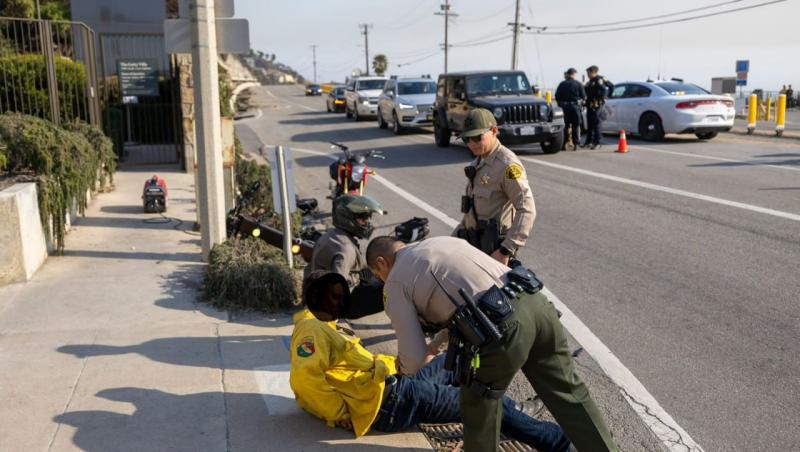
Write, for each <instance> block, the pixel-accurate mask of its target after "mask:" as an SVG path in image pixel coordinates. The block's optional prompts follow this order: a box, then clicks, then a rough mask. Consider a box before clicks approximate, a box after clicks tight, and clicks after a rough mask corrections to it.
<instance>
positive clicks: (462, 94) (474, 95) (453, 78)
mask: <svg viewBox="0 0 800 452" xmlns="http://www.w3.org/2000/svg"><path fill="white" fill-rule="evenodd" d="M474 108H485V109H487V110H489V111H491V112H492V113H493V114H494V117H495V118H497V128H498V129H499V134H498V136H499V137H500V141H501V142H502V143H503V144H507V145H514V144H528V143H540V144H541V146H542V149H543V150H544V152H545V153H546V154H554V153H556V152H558V151H560V150H561V147H562V146H563V144H564V119H563V116H562V115H561V112H560V110H559V111H558V112H557V113H556V112H555V111H554V110H553V107H552V106H550V105H548V104H547V102H545V100H544V99H541V98H539V97H536V96H534V94H533V88H532V87H531V84H530V83H528V77H526V76H525V73H524V72H522V71H476V72H453V73H449V74H442V75H440V76H439V82H438V86H437V90H436V103H435V104H434V107H433V116H434V117H433V130H434V134H435V137H436V144H437V145H439V146H440V147H447V146H449V145H450V136H451V135H452V134H453V133H455V134H456V135H458V134H459V133H461V131H462V130H463V128H464V119H466V117H467V113H468V112H469V111H470V110H472V109H474Z"/></svg>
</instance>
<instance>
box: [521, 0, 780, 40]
mask: <svg viewBox="0 0 800 452" xmlns="http://www.w3.org/2000/svg"><path fill="white" fill-rule="evenodd" d="M786 1H788V0H773V1H770V2H764V3H758V4H756V5H750V6H743V7H741V8H734V9H729V10H725V11H717V12H714V13H708V14H701V15H697V16H690V17H683V18H680V19H673V20H665V21H661V22H653V23H649V24H642V25H631V26H628V27H615V28H603V29H600V30H582V31H549V32H548V31H545V30H547V29H548V28H549V27H527V28H528V29H529V30H536V31H528V32H525V34H538V35H583V34H591V33H608V32H613V31H623V30H636V29H640V28H649V27H655V26H658V25H666V24H674V23H680V22H690V21H693V20H698V19H704V18H707V17H714V16H721V15H723V14H731V13H735V12H739V11H745V10H748V9H754V8H760V7H762V6H769V5H774V4H776V3H784V2H786Z"/></svg>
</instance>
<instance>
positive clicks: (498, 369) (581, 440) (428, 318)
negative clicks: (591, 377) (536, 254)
mask: <svg viewBox="0 0 800 452" xmlns="http://www.w3.org/2000/svg"><path fill="white" fill-rule="evenodd" d="M366 258H367V264H368V265H369V267H370V268H371V269H372V271H373V273H375V275H377V276H378V278H380V279H381V280H382V281H384V282H385V286H384V287H385V293H386V301H385V305H386V314H387V315H388V316H389V318H390V319H391V321H392V326H393V327H394V329H395V333H396V335H397V349H398V360H397V364H398V369H399V370H400V372H401V373H403V374H406V375H413V374H415V373H416V372H417V370H418V369H419V368H420V367H422V366H423V365H424V364H425V363H426V362H427V361H428V360H430V359H432V355H433V354H434V353H433V352H432V351H431V350H432V349H433V347H431V346H430V345H429V344H428V345H426V343H425V336H424V335H423V329H422V326H423V325H422V324H424V326H425V327H426V328H427V329H432V330H437V329H438V330H442V329H444V328H447V327H449V326H450V325H451V320H453V319H454V317H458V316H459V315H460V313H462V312H463V309H464V308H463V306H464V301H462V300H461V299H460V298H459V289H463V290H464V291H465V292H466V295H467V296H470V297H472V298H473V299H474V300H476V304H477V308H476V309H480V310H481V311H482V312H485V315H486V316H487V317H488V318H489V319H490V321H491V322H492V324H493V325H495V327H496V328H497V329H498V330H499V331H500V333H499V336H500V337H499V338H497V339H494V340H493V341H491V342H488V343H487V344H486V345H485V346H481V347H477V350H475V348H464V347H460V346H458V345H455V344H454V339H455V340H456V342H458V341H459V340H461V338H464V337H468V335H466V334H462V333H461V331H463V330H462V329H461V327H460V326H453V327H451V329H450V331H451V332H452V333H451V336H450V340H449V344H448V352H451V349H452V350H459V353H461V351H465V350H468V353H470V354H469V355H466V357H464V356H465V355H462V354H459V356H460V357H461V360H460V361H459V362H460V363H462V365H463V364H465V363H466V365H467V367H459V369H457V370H456V374H457V375H459V376H463V375H468V380H467V381H465V380H464V379H463V378H462V379H461V380H460V381H459V383H460V386H461V389H460V390H461V416H462V419H463V422H464V446H465V447H464V449H465V450H466V451H467V452H483V451H486V452H490V451H491V452H494V451H495V450H496V448H497V444H498V440H499V436H500V421H501V420H502V419H501V416H502V411H501V408H502V407H501V405H500V398H501V397H502V395H503V393H504V392H505V391H506V389H507V388H508V386H509V385H510V384H511V380H512V379H513V378H514V375H515V374H516V373H517V371H519V370H520V369H521V370H522V372H523V373H524V374H525V376H526V377H527V378H528V381H530V383H531V384H532V385H533V387H534V389H535V390H536V393H537V394H538V395H539V397H541V399H542V401H543V402H544V403H545V405H546V406H547V408H548V409H549V410H550V412H551V413H552V414H553V416H554V417H555V419H556V421H557V422H558V423H559V424H560V425H561V427H562V428H563V429H564V431H565V433H566V434H567V436H568V437H569V439H570V441H572V443H573V444H574V445H575V447H577V449H578V450H580V451H581V452H587V451H611V450H613V451H615V450H617V446H616V445H615V444H614V442H613V440H612V438H611V433H610V432H609V430H608V427H607V426H606V423H605V420H604V419H603V416H602V414H601V413H600V410H599V409H598V407H597V405H596V404H595V402H594V400H593V399H592V397H591V395H590V394H589V390H588V389H587V388H586V385H585V384H584V383H583V382H582V381H581V379H580V377H579V376H578V375H577V373H576V372H575V365H574V363H573V361H572V357H571V355H570V350H569V346H568V344H567V337H566V334H565V332H564V330H563V328H562V326H561V322H560V321H559V319H558V314H557V312H556V309H555V308H554V306H553V304H552V303H551V302H550V301H549V300H548V299H547V298H546V297H545V296H544V295H543V294H542V292H541V291H540V290H541V288H542V284H541V283H540V282H539V280H538V279H537V278H536V277H535V275H533V274H532V273H531V272H529V271H528V270H526V269H524V268H523V267H521V266H520V267H516V268H515V269H514V270H511V269H509V268H508V267H507V266H505V265H502V264H500V263H498V262H497V261H495V260H493V259H491V258H489V257H488V256H486V255H485V254H484V253H481V252H480V251H478V250H477V249H475V248H474V247H472V246H470V245H469V244H467V243H465V242H464V241H463V240H459V239H457V238H454V237H434V238H430V239H427V240H425V241H422V242H419V243H415V244H413V245H407V246H406V245H404V244H403V243H402V242H398V241H397V240H395V239H394V238H392V237H378V238H375V239H374V240H372V241H371V242H370V244H369V246H368V247H367V253H366ZM498 294H499V295H498ZM456 300H458V301H456ZM456 304H459V306H462V308H458V309H457V308H456V306H455V305H456ZM460 318H461V319H463V318H464V317H463V316H462V317H460ZM466 323H469V322H466ZM454 324H455V325H461V324H460V323H459V322H458V321H455V322H454ZM463 342H464V341H462V342H461V343H463ZM475 351H477V354H476V353H475ZM449 358H450V357H449V356H448V357H447V358H446V361H448V359H449ZM457 367H458V366H457ZM464 369H466V370H467V373H466V374H465V373H464V372H463V370H464Z"/></svg>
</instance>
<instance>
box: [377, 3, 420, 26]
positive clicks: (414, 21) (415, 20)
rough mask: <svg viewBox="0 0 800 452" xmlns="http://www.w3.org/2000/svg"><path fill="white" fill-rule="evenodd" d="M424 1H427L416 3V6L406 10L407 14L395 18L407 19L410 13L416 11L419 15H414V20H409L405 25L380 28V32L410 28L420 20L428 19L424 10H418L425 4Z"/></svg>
mask: <svg viewBox="0 0 800 452" xmlns="http://www.w3.org/2000/svg"><path fill="white" fill-rule="evenodd" d="M426 1H427V0H421V1H420V2H419V3H417V4H416V5H414V7H413V8H411V9H410V10H408V12H407V13H405V14H403V15H400V16H396V17H408V16H410V15H411V14H412V13H414V12H415V11H417V12H418V13H419V14H417V15H415V16H414V18H413V19H412V20H410V21H408V22H405V23H403V24H401V25H392V26H388V27H385V26H381V30H386V31H394V30H402V29H403V28H408V27H410V26H412V25H414V24H416V23H418V22H419V21H420V20H422V19H424V18H426V17H430V16H428V15H427V14H426V13H425V10H420V7H421V6H422V4H423V3H425V2H426Z"/></svg>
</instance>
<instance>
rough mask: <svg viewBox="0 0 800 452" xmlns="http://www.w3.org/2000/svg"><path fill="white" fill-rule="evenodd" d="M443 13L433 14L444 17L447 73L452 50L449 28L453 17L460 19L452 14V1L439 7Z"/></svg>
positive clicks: (445, 2)
mask: <svg viewBox="0 0 800 452" xmlns="http://www.w3.org/2000/svg"><path fill="white" fill-rule="evenodd" d="M439 8H440V9H441V11H439V12H438V13H433V14H434V15H436V16H444V72H445V73H447V51H448V50H449V49H450V44H449V41H448V28H449V25H450V18H451V17H458V14H456V13H453V12H450V0H444V5H439Z"/></svg>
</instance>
